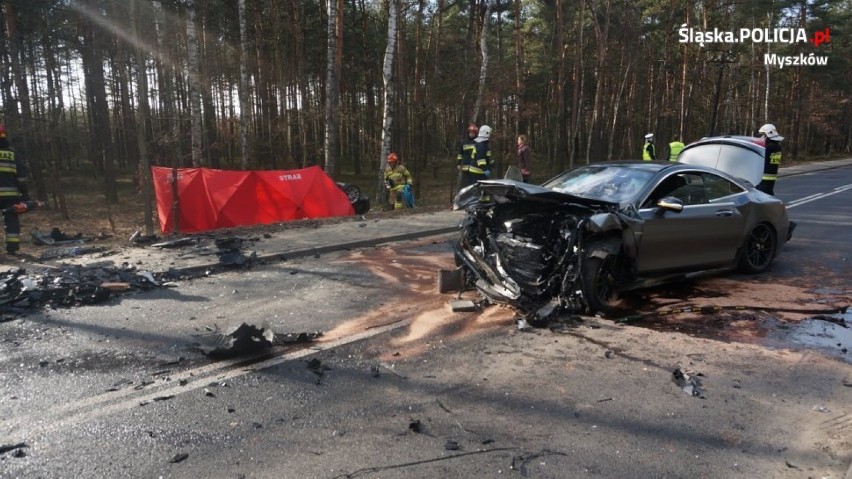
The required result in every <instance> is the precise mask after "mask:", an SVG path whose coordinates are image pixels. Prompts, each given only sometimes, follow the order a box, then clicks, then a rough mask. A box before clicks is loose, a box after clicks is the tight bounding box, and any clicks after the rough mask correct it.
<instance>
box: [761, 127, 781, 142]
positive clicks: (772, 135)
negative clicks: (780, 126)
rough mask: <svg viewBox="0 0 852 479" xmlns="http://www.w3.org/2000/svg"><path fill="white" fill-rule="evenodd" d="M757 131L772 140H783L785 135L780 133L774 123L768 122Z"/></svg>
mask: <svg viewBox="0 0 852 479" xmlns="http://www.w3.org/2000/svg"><path fill="white" fill-rule="evenodd" d="M757 132H758V133H759V134H761V135H764V136H765V137H767V138H769V139H770V140H775V141H781V140H783V139H784V137H783V136H781V135H779V134H778V130H776V129H775V125H773V124H772V123H767V124H765V125H763V126H761V127H760V129H759V130H757Z"/></svg>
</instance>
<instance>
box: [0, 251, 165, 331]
mask: <svg viewBox="0 0 852 479" xmlns="http://www.w3.org/2000/svg"><path fill="white" fill-rule="evenodd" d="M171 278H172V276H171V275H170V273H157V274H154V273H150V272H147V271H142V272H140V271H138V270H137V269H136V267H135V266H133V265H130V264H128V263H124V264H122V265H120V266H117V267H100V266H97V267H94V266H93V267H85V266H79V265H65V266H63V267H60V268H44V269H43V270H40V271H38V272H35V271H34V272H30V271H28V270H27V269H25V268H14V269H12V270H9V271H7V272H5V273H2V274H0V314H3V315H4V316H3V317H4V319H5V318H6V316H5V315H6V314H11V315H20V314H24V313H26V312H27V311H29V310H32V309H35V308H37V307H41V306H45V305H50V306H51V307H60V306H62V307H69V306H79V305H91V304H98V303H101V302H104V301H106V300H108V299H109V298H111V297H112V296H115V295H120V294H128V293H131V292H134V291H140V290H143V291H144V290H149V289H151V288H154V287H160V286H161V283H162V282H163V281H164V280H168V279H171Z"/></svg>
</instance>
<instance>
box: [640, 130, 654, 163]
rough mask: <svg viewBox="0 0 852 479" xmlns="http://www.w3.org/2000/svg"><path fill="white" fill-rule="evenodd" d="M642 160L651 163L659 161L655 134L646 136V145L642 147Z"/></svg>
mask: <svg viewBox="0 0 852 479" xmlns="http://www.w3.org/2000/svg"><path fill="white" fill-rule="evenodd" d="M642 159H643V160H645V161H651V160H656V159H657V150H656V149H655V148H654V134H653V133H648V134H647V135H645V144H644V145H642Z"/></svg>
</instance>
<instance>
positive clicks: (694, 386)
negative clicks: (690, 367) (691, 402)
mask: <svg viewBox="0 0 852 479" xmlns="http://www.w3.org/2000/svg"><path fill="white" fill-rule="evenodd" d="M698 376H701V373H698V374H692V373H689V372H686V371H683V370H681V369H680V368H677V369H675V370H674V372H673V373H672V379H673V380H674V382H675V383H676V384H677V385H678V387H679V388H681V389H682V390H683V392H685V393H687V394H689V395H690V396H692V397H699V398H703V397H704V390H703V389H702V387H701V380H700V379H698Z"/></svg>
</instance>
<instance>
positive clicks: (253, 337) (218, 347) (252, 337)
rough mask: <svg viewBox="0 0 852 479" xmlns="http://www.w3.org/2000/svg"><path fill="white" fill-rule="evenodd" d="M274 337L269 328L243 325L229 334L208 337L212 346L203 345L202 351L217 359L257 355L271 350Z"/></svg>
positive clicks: (215, 334)
mask: <svg viewBox="0 0 852 479" xmlns="http://www.w3.org/2000/svg"><path fill="white" fill-rule="evenodd" d="M211 336H212V338H211ZM274 337H275V335H274V334H273V332H272V330H270V329H268V328H261V327H258V326H254V325H250V324H246V323H242V324H240V325H239V326H237V327H236V328H233V329H232V330H231V331H230V332H228V333H225V334H220V333H214V334H213V335H208V338H211V339H210V342H211V344H210V345H202V346H201V347H200V349H201V351H202V352H203V353H204V354H206V355H208V356H210V357H212V358H217V359H221V358H228V357H234V356H241V355H248V354H255V353H260V352H263V351H264V350H266V349H269V348H271V347H272V343H273V339H274Z"/></svg>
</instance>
